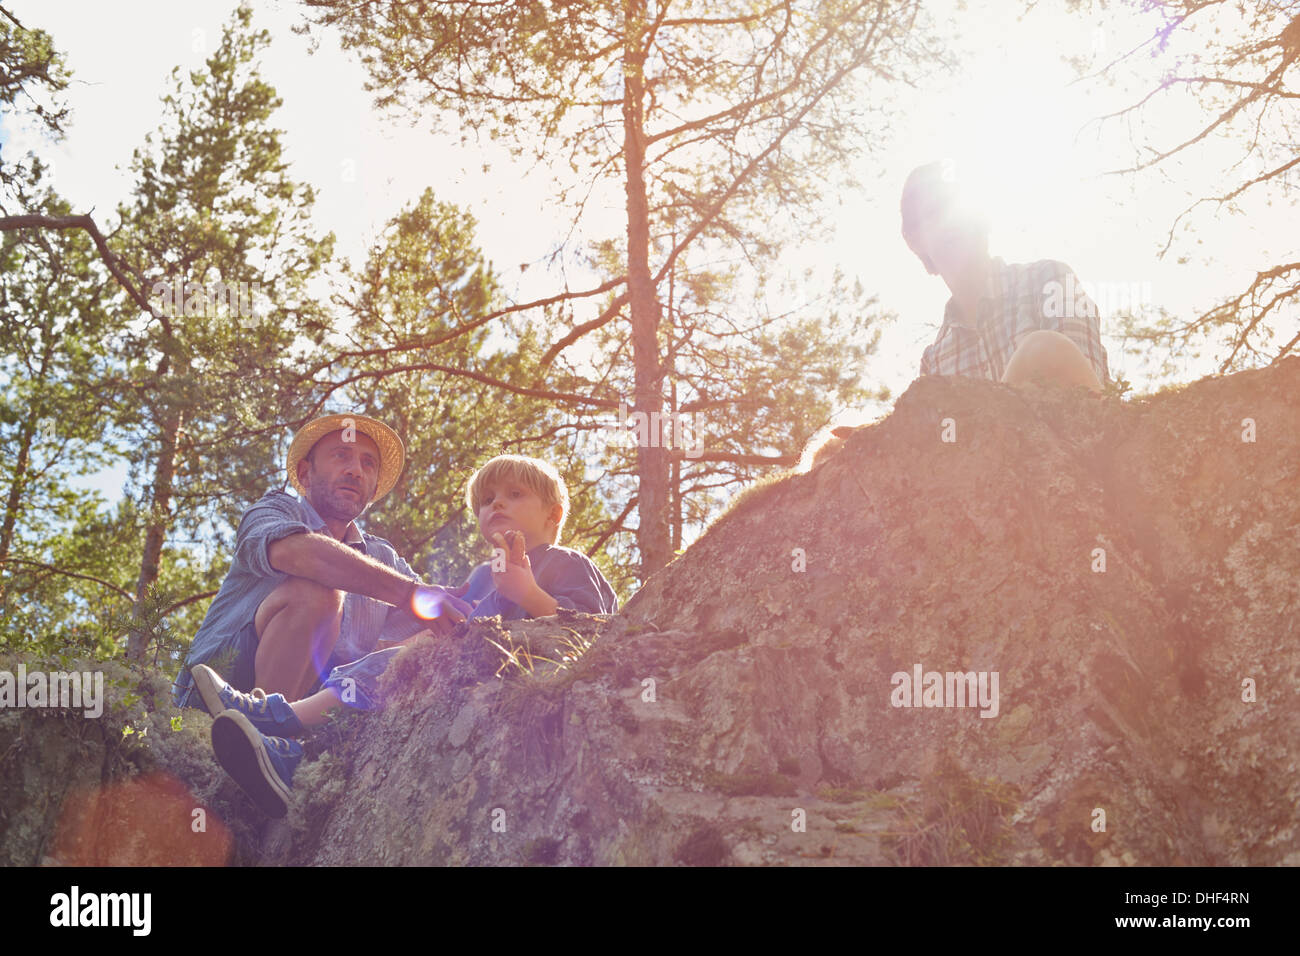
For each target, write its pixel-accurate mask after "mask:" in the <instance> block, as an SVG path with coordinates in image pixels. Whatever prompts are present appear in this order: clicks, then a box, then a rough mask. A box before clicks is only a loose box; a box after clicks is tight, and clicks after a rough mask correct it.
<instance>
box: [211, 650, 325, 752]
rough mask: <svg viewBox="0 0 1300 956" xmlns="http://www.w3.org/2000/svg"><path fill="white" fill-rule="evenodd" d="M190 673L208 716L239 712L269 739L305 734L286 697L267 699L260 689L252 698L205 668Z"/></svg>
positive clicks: (275, 695)
mask: <svg viewBox="0 0 1300 956" xmlns="http://www.w3.org/2000/svg"><path fill="white" fill-rule="evenodd" d="M190 673H191V674H192V675H194V686H195V687H196V688H198V691H199V696H200V697H202V698H203V703H204V705H205V706H206V707H207V708H208V713H209V714H213V715H215V714H220V713H221V712H222V711H226V710H237V711H239V712H240V713H241V714H243V715H244V716H245V717H247V718H248V719H249V720H251V721H252V722H253V726H254V727H256V728H257V729H258V730H260V731H261V732H262V733H264V734H266V735H267V736H268V737H293V736H297V735H299V734H302V733H303V732H304V731H303V726H302V721H300V720H299V719H298V716H297V714H295V713H294V712H293V708H292V707H290V706H289V702H288V701H287V700H285V699H284V695H283V694H271V695H269V696H268V695H267V693H266V691H264V690H262V688H260V687H255V688H253V692H252V693H251V694H245V693H243V692H241V691H237V690H235V688H233V687H231V686H230V685H229V684H228V683H226V682H225V681H224V680H222V679H221V675H220V674H218V673H217V672H216V671H214V670H213V669H212V668H211V667H208V665H206V664H195V665H194V666H193V667H191V668H190Z"/></svg>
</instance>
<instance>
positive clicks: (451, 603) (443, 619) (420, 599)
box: [411, 582, 474, 637]
mask: <svg viewBox="0 0 1300 956" xmlns="http://www.w3.org/2000/svg"><path fill="white" fill-rule="evenodd" d="M468 590H469V583H468V582H466V583H465V584H462V585H461V586H460V587H458V588H454V589H453V588H444V587H441V586H439V585H436V584H418V583H417V584H416V585H415V587H414V588H413V589H412V590H411V612H412V613H413V614H414V615H415V616H416V617H418V618H420V619H421V620H425V621H428V622H429V627H430V628H431V629H432V630H433V633H434V634H437V635H438V636H440V637H442V636H445V635H447V634H450V633H451V632H452V630H453V629H454V628H455V627H456V625H457V624H459V623H461V622H462V621H464V620H465V619H466V618H467V617H469V615H470V613H471V612H472V611H473V610H474V608H473V607H472V606H471V605H470V604H468V603H467V602H465V601H462V600H461V598H463V597H464V596H465V592H466V591H468Z"/></svg>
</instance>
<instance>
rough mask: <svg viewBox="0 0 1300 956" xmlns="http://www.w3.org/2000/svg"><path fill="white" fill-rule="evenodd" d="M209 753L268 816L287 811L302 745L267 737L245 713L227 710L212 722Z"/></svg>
mask: <svg viewBox="0 0 1300 956" xmlns="http://www.w3.org/2000/svg"><path fill="white" fill-rule="evenodd" d="M212 752H213V753H215V754H216V756H217V763H219V764H221V766H222V767H224V768H225V771H226V773H228V774H230V776H231V777H233V778H234V780H235V783H237V784H239V786H240V788H241V789H242V790H243V791H244V793H246V794H248V795H249V796H250V797H251V798H252V799H253V802H254V803H256V804H257V805H258V807H260V808H261V809H262V811H263V812H264V813H266V814H267V816H272V817H282V816H284V815H285V813H287V812H288V809H289V787H290V781H291V780H293V772H294V770H295V769H296V768H297V766H298V764H299V763H300V762H301V761H302V757H303V750H302V744H300V743H298V741H296V740H286V739H285V738H283V737H268V736H266V734H264V733H262V732H261V731H259V730H258V729H257V728H256V727H254V726H253V722H252V721H251V720H249V719H248V718H247V717H246V716H245V715H244V714H242V713H240V712H239V711H237V710H227V711H223V712H222V713H221V714H219V715H218V716H217V719H216V720H214V721H213V722H212Z"/></svg>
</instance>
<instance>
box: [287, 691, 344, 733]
mask: <svg viewBox="0 0 1300 956" xmlns="http://www.w3.org/2000/svg"><path fill="white" fill-rule="evenodd" d="M289 706H290V707H291V708H293V713H294V716H295V717H297V718H298V721H299V722H300V723H301V724H302V725H303V726H304V727H319V726H320V725H321V724H323V723H325V718H326V716H327V715H328V714H329V712H330V711H332V710H337V709H339V708H340V707H342V706H343V699H342V698H341V697H339V695H338V691H336V690H335V689H334V688H333V687H323V688H321V689H320V690H318V691H316V693H314V694H312V695H311V696H310V697H305V698H303V699H302V700H295V701H294V702H293V703H291V704H290V705H289Z"/></svg>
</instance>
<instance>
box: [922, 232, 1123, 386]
mask: <svg viewBox="0 0 1300 956" xmlns="http://www.w3.org/2000/svg"><path fill="white" fill-rule="evenodd" d="M992 262H993V268H992V269H991V270H990V272H989V282H988V286H987V287H986V291H985V295H984V296H983V297H982V298H981V299H980V305H979V316H978V318H977V320H976V322H975V327H974V328H971V327H970V326H967V325H963V324H960V323H959V321H958V313H957V307H956V305H955V303H954V301H953V300H952V299H949V300H948V304H947V305H946V306H944V310H943V327H942V328H940V329H939V335H938V337H937V338H936V339H935V340H934V344H932V345H930V346H929V347H928V348H927V349H926V350H925V352H924V353H923V354H922V355H921V374H922V375H965V376H969V377H972V378H988V379H992V380H993V381H995V382H1000V381H1001V380H1002V373H1003V372H1004V371H1005V370H1006V367H1007V362H1009V361H1010V360H1011V355H1012V353H1014V352H1015V350H1016V346H1017V345H1019V344H1020V340H1021V339H1023V338H1024V337H1025V336H1026V335H1028V334H1029V333H1030V332H1034V331H1036V330H1038V329H1050V330H1051V331H1054V332H1060V333H1061V334H1062V335H1065V336H1066V337H1067V338H1069V339H1070V341H1072V342H1073V343H1074V344H1075V345H1077V346H1078V347H1079V351H1080V352H1082V353H1083V354H1084V356H1085V357H1086V358H1087V359H1088V361H1089V362H1091V363H1092V368H1093V371H1094V372H1096V373H1097V378H1098V380H1099V381H1100V382H1101V383H1102V384H1103V385H1105V384H1106V382H1107V381H1108V379H1109V372H1108V368H1107V364H1106V350H1105V349H1104V348H1103V347H1102V344H1101V327H1100V323H1099V317H1098V314H1097V307H1096V305H1095V304H1093V302H1092V300H1091V299H1090V298H1088V296H1087V294H1086V293H1085V292H1084V291H1083V283H1081V282H1080V281H1079V279H1078V277H1077V276H1075V274H1074V272H1073V271H1072V270H1071V269H1070V267H1069V266H1067V265H1066V264H1065V263H1063V262H1056V261H1054V260H1052V259H1043V260H1041V261H1039V262H1031V263H1027V264H1024V265H1020V264H1011V265H1008V264H1007V263H1005V262H1003V261H1002V260H1001V259H999V258H997V257H994V258H993V260H992ZM1053 283H1055V285H1053Z"/></svg>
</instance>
